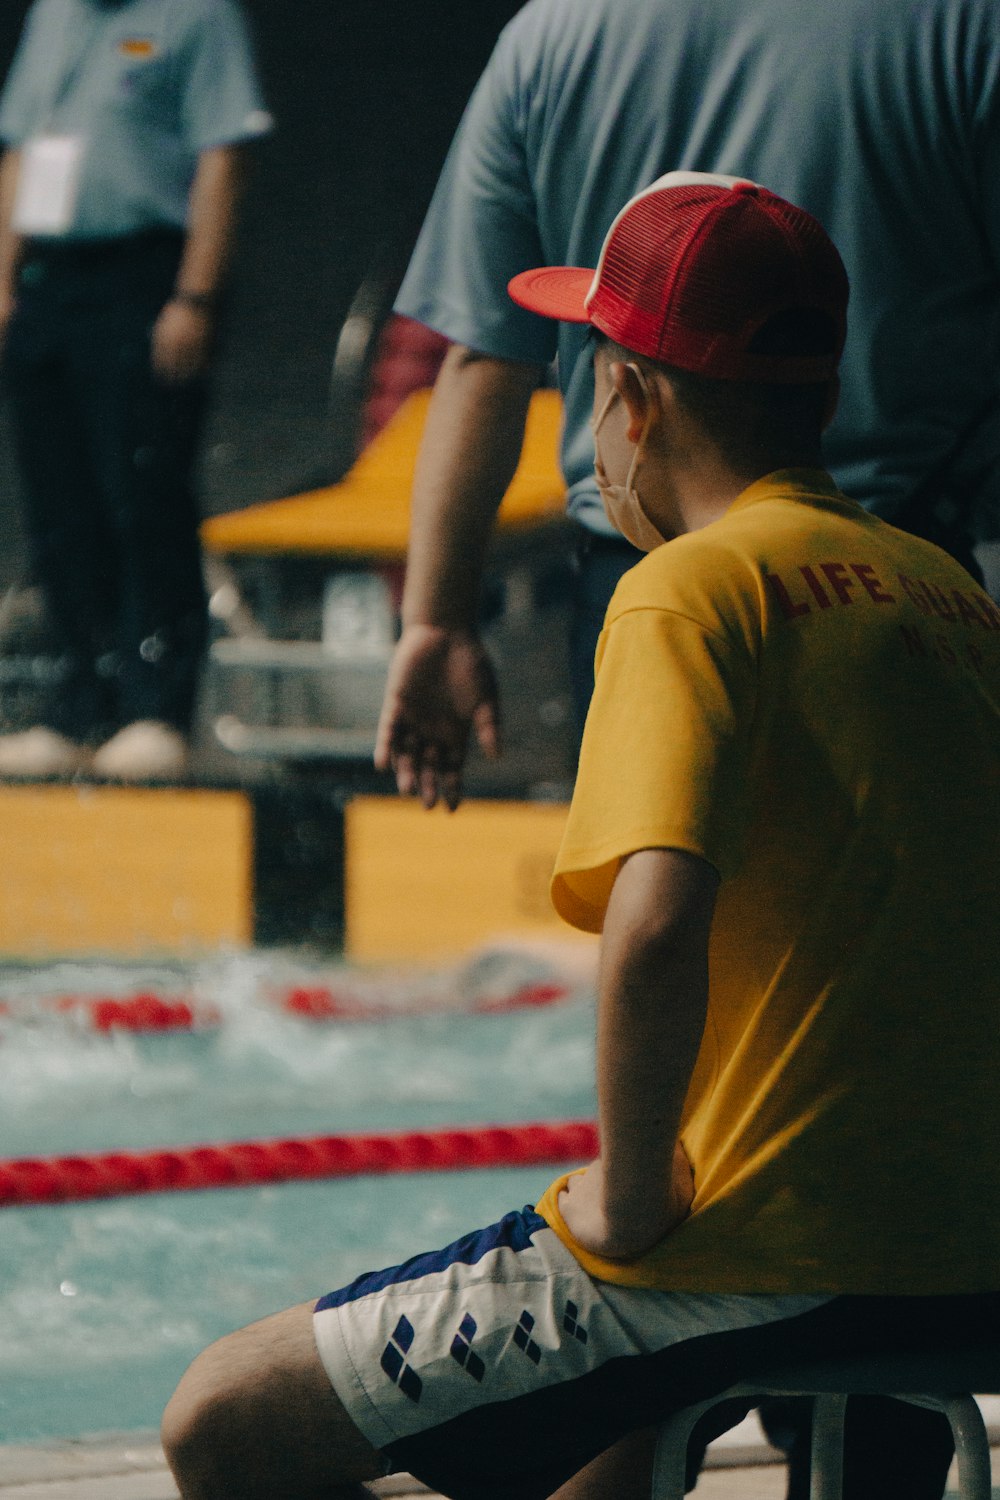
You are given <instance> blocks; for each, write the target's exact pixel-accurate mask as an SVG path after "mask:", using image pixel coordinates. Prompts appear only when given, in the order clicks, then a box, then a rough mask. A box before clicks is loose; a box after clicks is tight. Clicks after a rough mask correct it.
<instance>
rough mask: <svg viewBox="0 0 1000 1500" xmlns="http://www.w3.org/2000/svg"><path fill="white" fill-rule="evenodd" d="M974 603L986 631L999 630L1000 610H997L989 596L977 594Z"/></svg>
mask: <svg viewBox="0 0 1000 1500" xmlns="http://www.w3.org/2000/svg"><path fill="white" fill-rule="evenodd" d="M975 602H976V603H977V604H978V605H979V612H980V614H981V615H982V617H983V624H984V625H985V626H986V628H987V630H1000V609H997V607H996V605H995V604H994V603H993V600H992V599H991V598H990V596H989V594H978V593H977V594H976V596H975Z"/></svg>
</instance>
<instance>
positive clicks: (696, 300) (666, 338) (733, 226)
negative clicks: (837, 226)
mask: <svg viewBox="0 0 1000 1500" xmlns="http://www.w3.org/2000/svg"><path fill="white" fill-rule="evenodd" d="M814 268H815V270H814ZM601 283H602V287H603V288H604V289H606V291H607V293H608V294H610V296H612V297H613V298H614V299H615V302H616V304H617V314H618V316H617V318H616V321H617V322H618V323H619V324H620V330H619V334H618V336H619V337H620V340H621V342H622V343H624V344H626V345H627V346H630V347H645V348H647V349H650V348H651V347H656V348H657V349H659V350H660V351H662V353H663V357H664V358H666V359H668V360H669V357H670V353H671V352H676V351H677V349H678V347H679V346H680V345H690V343H691V341H692V336H696V337H697V336H698V335H701V336H702V338H703V339H707V340H709V341H713V340H715V339H718V338H719V337H720V336H721V339H722V341H723V342H729V341H730V340H733V341H735V342H736V343H737V344H741V345H742V344H744V341H745V340H747V339H748V338H749V337H750V335H751V334H752V332H753V330H754V329H755V328H756V327H758V326H759V324H760V323H761V322H762V321H763V320H764V319H765V318H766V317H767V316H768V315H769V314H770V313H772V312H774V311H777V310H779V309H781V308H785V307H788V306H793V305H813V306H816V305H819V306H826V307H831V306H832V305H835V303H836V299H837V293H838V290H839V288H840V287H841V286H842V284H843V270H842V267H841V266H840V262H839V259H838V258H837V257H836V255H835V252H834V253H832V254H831V247H830V244H829V241H828V240H827V238H826V235H825V234H824V232H823V230H822V229H821V228H820V226H819V225H818V224H817V223H816V221H815V220H814V219H812V218H811V216H810V215H808V214H806V213H804V212H802V211H801V210H799V209H796V208H794V207H793V206H792V205H791V204H786V203H784V202H783V200H781V199H775V198H774V197H773V196H772V195H771V194H762V195H758V194H756V193H731V192H729V191H728V190H723V192H722V193H721V195H720V192H719V190H718V189H705V188H700V187H697V186H693V187H691V188H690V189H687V190H683V189H680V188H678V189H675V190H674V191H672V192H671V193H670V194H669V195H668V194H653V195H651V196H650V197H649V198H645V199H642V200H640V202H639V203H637V204H636V205H635V206H634V208H633V209H632V211H631V212H630V213H629V214H628V215H627V216H626V218H625V219H624V220H623V221H622V223H621V224H620V225H619V226H618V228H617V229H616V231H615V234H614V237H613V239H612V242H611V244H610V245H609V246H608V251H607V254H606V256H605V261H604V266H603V269H602V273H601ZM619 299H620V300H619ZM630 339H631V340H632V341H633V342H632V344H631V345H630Z"/></svg>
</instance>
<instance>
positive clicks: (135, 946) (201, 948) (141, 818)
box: [0, 786, 254, 958]
mask: <svg viewBox="0 0 1000 1500" xmlns="http://www.w3.org/2000/svg"><path fill="white" fill-rule="evenodd" d="M0 822H2V824H3V829H4V857H3V861H2V863H0V953H2V954H3V955H5V956H7V957H18V958H52V957H54V956H57V955H59V954H81V955H83V954H113V955H115V956H116V957H117V956H130V957H131V956H135V957H150V956H153V955H157V954H170V955H174V956H176V955H183V954H197V953H200V952H205V951H208V950H210V949H212V948H215V947H218V946H219V945H220V944H221V945H226V946H228V945H244V944H246V943H249V942H250V941H251V937H252V933H253V893H252V884H253V841H254V834H253V810H252V808H251V805H250V802H249V800H248V799H247V798H246V797H244V796H243V795H242V794H241V793H238V792H215V791H178V790H176V789H173V788H162V789H156V790H149V789H141V790H140V789H128V788H121V787H87V786H82V787H57V786H39V787H14V786H4V787H0Z"/></svg>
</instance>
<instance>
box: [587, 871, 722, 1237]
mask: <svg viewBox="0 0 1000 1500" xmlns="http://www.w3.org/2000/svg"><path fill="white" fill-rule="evenodd" d="M718 883H719V877H718V875H717V873H716V871H715V869H714V868H713V867H712V866H711V865H710V864H708V863H707V861H705V860H703V859H701V858H699V857H698V856H696V855H692V854H686V853H684V852H682V851H680V850H677V849H642V850H639V851H638V852H637V853H635V854H633V855H631V856H629V858H628V859H626V860H625V861H624V862H623V864H622V867H621V869H620V870H619V872H618V875H617V877H616V879H615V883H614V887H613V888H612V892H611V898H610V900H609V902H608V909H607V913H606V916H605V921H604V933H603V937H602V940H601V966H600V979H599V993H598V1022H597V1093H598V1107H599V1115H600V1131H601V1155H600V1159H599V1160H598V1161H597V1162H594V1163H593V1165H592V1166H590V1167H588V1168H587V1170H586V1172H584V1173H583V1174H582V1175H579V1176H574V1177H571V1178H570V1180H569V1184H568V1187H567V1189H566V1191H565V1192H564V1193H563V1194H562V1195H561V1196H560V1199H559V1210H560V1213H561V1214H562V1217H563V1220H564V1222H565V1224H566V1227H567V1228H568V1229H569V1231H570V1233H571V1234H572V1235H573V1237H574V1239H575V1240H576V1241H577V1242H578V1243H579V1244H580V1246H581V1247H582V1248H583V1249H586V1250H589V1251H591V1252H592V1253H593V1254H595V1255H600V1256H603V1257H605V1258H607V1259H612V1260H614V1259H620V1260H628V1259H631V1258H633V1257H635V1256H638V1255H641V1254H642V1253H643V1252H644V1251H645V1250H648V1249H649V1248H650V1247H651V1246H652V1245H654V1244H656V1242H657V1241H658V1240H660V1239H662V1238H663V1236H664V1235H665V1234H666V1233H667V1232H668V1231H669V1230H670V1229H672V1228H673V1227H674V1225H675V1224H677V1223H678V1222H679V1221H680V1220H681V1219H683V1218H684V1217H685V1215H686V1214H687V1211H688V1208H689V1207H690V1202H691V1196H692V1184H691V1179H690V1171H689V1170H686V1169H685V1159H684V1157H683V1153H682V1152H681V1151H679V1149H678V1145H677V1134H678V1130H679V1128H680V1121H681V1112H682V1110H683V1107H684V1100H685V1097H686V1095H687V1090H688V1085H689V1083H690V1081H691V1074H692V1072H693V1071H694V1065H695V1059H696V1058H697V1055H698V1048H699V1046H700V1044H701V1037H702V1032H703V1030H704V1026H705V1015H706V1010H707V1005H708V937H709V931H710V928H711V923H712V915H713V912H714V909H715V895H716V890H717V888H718ZM675 1153H676V1160H675ZM657 1184H659V1185H660V1186H659V1190H657V1188H656V1185H657Z"/></svg>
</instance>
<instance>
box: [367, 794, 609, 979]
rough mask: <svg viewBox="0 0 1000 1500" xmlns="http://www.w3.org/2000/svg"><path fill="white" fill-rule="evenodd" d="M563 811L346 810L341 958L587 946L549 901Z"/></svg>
mask: <svg viewBox="0 0 1000 1500" xmlns="http://www.w3.org/2000/svg"><path fill="white" fill-rule="evenodd" d="M566 813H567V809H566V807H565V806H564V805H563V804H561V803H545V802H463V803H462V805H461V806H460V807H459V809H458V811H457V812H454V813H451V814H448V813H446V812H444V811H441V810H435V811H434V812H427V811H426V809H425V808H423V807H422V806H420V805H419V803H416V802H404V801H401V800H400V799H399V798H397V797H358V798H356V799H355V800H354V801H352V802H350V803H348V806H347V812H346V821H345V828H344V838H345V845H346V854H345V861H346V862H345V911H344V916H345V951H346V953H347V955H348V957H350V958H352V959H355V960H357V961H359V962H386V961H389V962H395V961H398V960H401V961H409V960H426V961H433V960H439V959H447V958H452V957H454V956H456V955H458V954H461V953H466V952H468V950H469V949H470V948H475V947H478V946H479V945H481V944H483V943H488V942H493V941H501V942H503V941H509V940H511V939H520V940H532V941H542V942H551V941H555V942H558V943H562V942H574V943H586V944H590V945H591V946H593V944H594V941H595V940H594V939H593V938H591V937H589V936H587V935H586V934H581V933H577V932H575V931H574V930H573V929H572V928H570V927H568V926H567V925H566V924H565V923H564V922H563V921H562V920H561V918H560V917H558V916H557V915H556V912H555V910H554V908H553V906H552V903H551V901H550V900H549V880H550V878H551V875H552V868H553V865H554V864H555V858H556V854H557V853H558V851H559V843H560V840H561V838H562V833H563V828H564V826H565V823H566Z"/></svg>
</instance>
